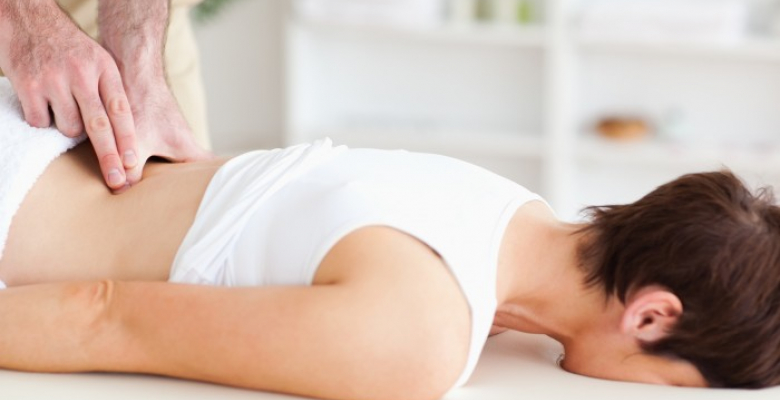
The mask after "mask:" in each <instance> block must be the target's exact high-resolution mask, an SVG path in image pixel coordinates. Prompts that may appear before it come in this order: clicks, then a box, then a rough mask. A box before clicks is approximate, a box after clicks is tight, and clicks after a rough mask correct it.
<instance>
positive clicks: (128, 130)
mask: <svg viewBox="0 0 780 400" xmlns="http://www.w3.org/2000/svg"><path fill="white" fill-rule="evenodd" d="M99 90H100V97H101V98H102V99H103V104H104V105H105V107H106V111H107V113H108V119H109V120H110V122H111V127H112V129H113V133H114V141H115V143H116V149H117V152H118V154H119V156H120V159H121V160H122V165H123V166H124V168H125V170H126V171H125V173H126V175H127V182H128V183H129V184H134V183H136V182H138V181H139V180H140V179H141V169H142V168H139V164H140V162H139V157H138V146H137V142H136V133H135V123H134V121H133V113H132V110H131V108H130V102H129V101H128V100H127V94H126V93H125V89H124V86H123V85H122V78H121V76H120V75H119V72H118V71H112V70H109V71H106V72H104V73H103V75H102V76H101V78H100V83H99Z"/></svg>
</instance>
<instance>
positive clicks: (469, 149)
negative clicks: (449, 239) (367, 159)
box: [304, 128, 543, 159]
mask: <svg viewBox="0 0 780 400" xmlns="http://www.w3.org/2000/svg"><path fill="white" fill-rule="evenodd" d="M304 136H305V137H306V138H324V137H329V138H331V139H333V140H334V142H336V143H343V144H346V145H348V146H350V147H375V148H386V149H407V150H412V151H420V152H439V153H449V154H464V153H466V154H468V153H473V154H478V155H488V156H490V155H494V156H508V157H527V158H536V159H538V158H541V157H542V148H543V143H542V135H541V134H533V133H508V132H442V131H425V130H414V129H349V128H334V129H323V130H319V131H310V132H306V133H304Z"/></svg>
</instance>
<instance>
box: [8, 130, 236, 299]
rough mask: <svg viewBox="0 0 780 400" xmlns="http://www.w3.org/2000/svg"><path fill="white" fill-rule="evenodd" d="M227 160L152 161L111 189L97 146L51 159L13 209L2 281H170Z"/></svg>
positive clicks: (23, 282) (21, 282) (83, 148)
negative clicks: (129, 182)
mask: <svg viewBox="0 0 780 400" xmlns="http://www.w3.org/2000/svg"><path fill="white" fill-rule="evenodd" d="M224 163H225V160H214V161H209V162H202V163H189V164H167V163H150V164H149V165H148V166H147V168H146V169H145V171H144V179H143V181H141V182H140V183H139V184H137V185H136V186H134V187H132V188H130V189H129V190H128V191H127V192H125V193H123V194H121V195H113V194H111V193H110V191H109V190H108V189H107V188H106V187H105V186H104V185H103V182H102V180H101V179H100V172H99V169H98V165H97V160H96V159H95V156H94V153H93V150H92V147H91V146H90V145H89V144H88V143H87V144H83V145H81V146H79V147H77V148H75V149H73V150H72V151H70V152H68V153H66V154H65V155H63V156H61V157H59V158H58V159H56V160H55V161H54V162H52V164H51V165H50V166H49V167H48V169H47V170H46V172H45V173H44V174H43V175H42V176H41V177H40V178H39V180H38V181H37V182H36V184H35V186H34V187H33V189H32V190H31V191H30V192H29V193H28V195H27V197H26V198H25V200H24V202H23V203H22V206H21V208H20V209H19V211H18V213H17V214H16V215H15V217H14V219H13V222H12V225H11V230H10V232H9V237H8V241H7V243H6V247H5V251H4V254H3V257H2V259H1V260H0V280H3V281H5V282H6V283H7V284H9V285H22V284H30V283H36V282H41V281H56V280H91V279H105V278H110V279H124V280H165V279H167V278H168V273H169V271H170V267H171V264H172V262H173V258H174V256H175V255H176V251H177V250H178V248H179V245H180V244H181V242H182V239H183V238H184V235H185V234H186V233H187V230H188V229H189V227H190V226H191V224H192V221H193V219H194V217H195V213H196V211H197V209H198V206H199V204H200V200H201V198H202V197H203V193H204V192H205V190H206V187H207V186H208V183H209V181H210V180H211V178H212V176H213V175H214V174H215V173H216V171H217V170H218V169H219V167H220V166H221V165H222V164H224Z"/></svg>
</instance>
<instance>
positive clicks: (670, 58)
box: [286, 0, 780, 219]
mask: <svg viewBox="0 0 780 400" xmlns="http://www.w3.org/2000/svg"><path fill="white" fill-rule="evenodd" d="M575 3H576V2H575V1H574V0H546V1H545V3H544V4H545V7H546V9H545V10H544V16H545V17H544V22H543V24H540V25H537V26H522V27H505V26H495V25H493V26H491V25H480V24H473V25H463V24H447V23H443V24H440V25H438V26H428V27H424V28H422V27H390V26H381V27H378V26H371V25H358V24H345V23H335V22H320V21H309V20H303V19H301V18H298V17H296V16H294V15H292V16H291V18H290V20H289V22H288V24H287V35H286V50H287V71H288V74H287V77H286V80H287V82H286V87H287V118H286V119H287V127H286V141H287V144H293V143H298V142H302V141H309V140H312V139H315V138H319V137H324V136H330V137H331V138H333V139H334V140H335V141H337V142H340V143H346V144H349V145H351V146H356V147H379V148H406V149H410V150H416V151H427V152H436V153H442V154H447V155H452V156H456V157H459V158H462V159H466V160H467V161H472V162H475V163H477V164H480V165H483V166H485V167H487V168H489V169H493V170H495V171H496V172H498V173H500V174H502V175H504V176H507V177H509V178H511V179H514V180H516V181H518V182H519V183H521V184H523V185H525V186H527V187H529V188H530V189H532V190H535V191H538V192H540V193H541V194H542V195H543V196H544V197H545V198H547V199H548V201H550V203H551V204H553V206H554V207H555V208H556V209H557V210H558V212H559V214H560V215H561V216H563V217H565V218H570V219H573V218H574V217H575V215H576V211H577V210H578V209H579V208H581V207H582V206H584V205H587V204H604V203H618V202H624V201H632V200H634V199H636V198H637V197H638V196H640V195H641V194H644V193H645V192H647V191H648V190H650V189H652V188H653V187H654V186H655V185H658V184H660V183H663V182H665V181H667V180H669V179H672V178H674V177H675V176H677V175H679V174H682V173H685V172H692V171H697V170H707V169H717V168H721V167H723V166H726V167H729V168H732V169H734V170H735V171H736V172H738V173H739V174H741V175H743V176H745V177H746V178H748V180H749V181H750V182H753V183H756V182H761V183H768V184H777V183H780V112H778V111H777V109H778V107H780V40H771V39H758V38H756V39H751V40H745V41H744V42H741V43H734V44H729V45H722V44H706V43H682V42H681V43H665V44H663V45H661V44H653V43H628V42H621V41H619V40H595V39H586V38H582V37H579V35H578V34H577V30H576V29H575V23H574V16H575V15H574V13H575V12H576V10H577V7H576V6H575V5H576V4H575ZM680 110H683V111H684V113H685V114H686V126H687V131H686V132H684V137H682V138H678V139H677V140H671V139H669V138H663V137H662V135H659V136H658V137H654V138H653V139H650V140H645V141H640V142H636V143H626V144H624V143H616V142H611V141H609V140H606V139H602V138H599V137H597V136H596V135H595V134H593V133H592V130H593V129H592V126H593V125H594V123H595V121H596V120H597V119H598V117H600V116H604V115H608V114H615V113H618V114H620V113H628V114H636V115H640V116H643V117H647V118H649V119H651V120H659V121H660V120H663V119H664V115H665V114H666V113H669V112H670V111H676V112H678V114H679V113H680Z"/></svg>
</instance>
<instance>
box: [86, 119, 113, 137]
mask: <svg viewBox="0 0 780 400" xmlns="http://www.w3.org/2000/svg"><path fill="white" fill-rule="evenodd" d="M87 129H88V130H89V131H90V132H91V133H105V132H108V131H109V130H111V121H109V120H108V117H106V116H105V115H98V116H94V117H92V118H90V119H89V125H88V126H87Z"/></svg>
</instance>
